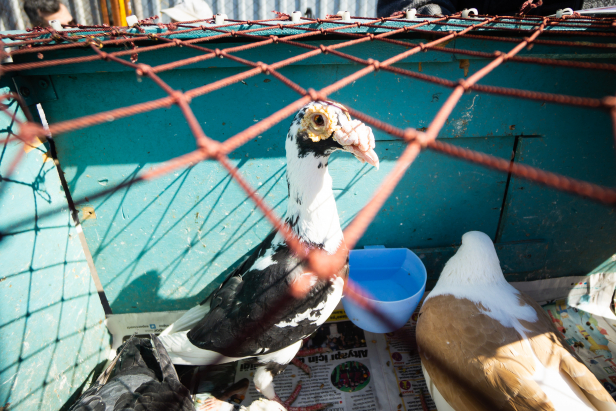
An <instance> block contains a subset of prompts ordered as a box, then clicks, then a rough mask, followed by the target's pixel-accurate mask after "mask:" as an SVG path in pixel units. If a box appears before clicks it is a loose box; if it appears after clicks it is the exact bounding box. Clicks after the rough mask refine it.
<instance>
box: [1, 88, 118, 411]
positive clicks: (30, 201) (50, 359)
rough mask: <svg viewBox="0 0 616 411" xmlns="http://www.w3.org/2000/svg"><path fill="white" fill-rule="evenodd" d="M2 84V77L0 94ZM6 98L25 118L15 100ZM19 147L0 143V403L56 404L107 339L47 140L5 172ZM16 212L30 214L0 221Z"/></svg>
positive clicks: (88, 370)
mask: <svg viewBox="0 0 616 411" xmlns="http://www.w3.org/2000/svg"><path fill="white" fill-rule="evenodd" d="M8 84H9V82H8V81H7V79H6V78H3V79H2V82H1V83H0V94H4V93H5V92H7V90H9V87H7V85H8ZM5 103H7V104H9V106H10V110H11V113H12V115H13V116H14V118H15V119H18V120H24V114H23V112H22V111H21V110H20V109H19V108H18V105H17V104H16V102H15V101H5ZM14 118H10V117H9V116H7V115H6V114H5V113H0V140H4V139H5V138H7V137H8V136H12V134H13V133H15V132H17V131H18V127H17V125H16V123H15V122H14ZM23 151H24V150H23V145H22V144H21V143H17V142H16V141H11V142H9V143H8V144H2V145H1V146H0V176H1V177H2V179H1V180H0V232H1V233H2V236H0V260H1V263H0V347H1V348H0V409H4V408H3V407H5V406H7V405H8V404H10V407H7V408H6V409H10V410H11V411H13V410H15V411H22V410H23V411H26V410H27V411H32V410H49V411H52V410H53V411H56V410H59V409H62V407H63V406H64V405H65V403H67V401H69V399H70V398H71V396H73V395H74V393H75V392H79V390H80V389H81V388H82V387H83V385H84V383H85V382H86V381H87V380H88V379H90V378H91V377H92V376H93V375H94V373H95V371H96V370H97V367H98V368H100V366H102V365H103V364H104V361H105V360H106V358H107V355H108V350H109V344H110V339H109V335H108V332H107V329H106V327H105V325H104V323H103V321H104V319H105V317H104V313H103V309H102V307H101V304H100V300H99V298H98V295H97V292H96V289H95V287H94V284H93V282H92V279H91V277H90V271H89V269H88V265H87V263H86V260H85V257H84V252H83V249H82V247H81V244H80V242H79V239H78V236H77V232H76V230H75V226H74V225H73V223H72V220H71V218H70V215H69V211H68V206H67V201H66V197H65V196H64V190H63V189H62V186H61V184H60V179H59V177H58V172H57V170H56V167H55V165H54V163H53V161H52V160H47V161H45V158H46V152H47V148H46V147H45V146H44V145H43V146H40V147H38V148H37V149H34V150H33V151H30V152H29V153H28V154H26V155H25V156H24V157H23V158H22V160H21V162H20V163H19V165H18V166H17V168H16V169H15V171H14V173H13V174H12V175H11V176H8V175H7V173H8V169H9V166H10V164H11V163H12V162H13V160H14V159H15V157H16V156H17V155H18V154H19V153H20V152H23ZM54 209H59V210H60V211H59V212H56V213H54V214H52V215H51V216H50V217H47V218H44V219H39V218H38V216H39V215H42V214H44V213H46V212H48V211H49V210H54ZM19 219H26V220H27V221H28V222H27V224H24V225H23V226H22V227H20V228H19V229H18V230H14V231H11V232H7V231H6V230H5V229H3V227H6V226H7V225H8V224H10V223H11V222H13V221H15V220H19Z"/></svg>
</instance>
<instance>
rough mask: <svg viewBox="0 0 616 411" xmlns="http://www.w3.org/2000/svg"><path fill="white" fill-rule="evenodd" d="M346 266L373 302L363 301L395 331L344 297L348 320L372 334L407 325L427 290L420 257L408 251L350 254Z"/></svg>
mask: <svg viewBox="0 0 616 411" xmlns="http://www.w3.org/2000/svg"><path fill="white" fill-rule="evenodd" d="M349 265H350V268H349V278H350V279H352V280H353V281H355V282H356V283H357V284H358V285H360V286H361V287H362V288H363V289H364V290H366V291H367V292H368V293H370V294H371V295H372V297H373V299H368V298H366V300H369V301H368V302H372V303H373V305H374V306H375V307H376V308H378V309H379V310H380V312H381V313H383V314H384V315H385V316H386V317H387V318H389V320H390V321H391V323H392V324H391V325H395V327H393V328H392V327H391V326H390V325H388V324H387V323H385V322H383V321H381V320H380V319H379V318H378V317H376V316H374V315H373V314H372V313H370V312H369V311H366V310H365V309H363V308H362V307H361V306H359V305H358V304H356V303H355V302H354V301H353V300H351V299H350V298H348V297H343V298H342V305H343V306H344V310H345V311H346V314H347V316H348V317H349V319H350V320H351V321H352V322H353V323H354V324H355V325H357V326H358V327H359V328H361V329H363V330H366V331H370V332H373V333H388V332H392V331H395V330H397V329H399V328H401V327H402V326H403V325H404V324H406V322H407V321H408V320H409V318H411V315H412V314H413V311H415V308H417V305H418V304H419V301H420V300H421V297H422V296H423V294H424V291H425V290H426V279H427V273H426V267H424V265H423V263H422V262H421V260H420V259H419V257H417V256H416V255H415V253H413V252H412V251H411V250H409V249H407V248H373V249H366V250H352V251H351V253H350V257H349Z"/></svg>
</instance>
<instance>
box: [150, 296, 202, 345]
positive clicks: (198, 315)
mask: <svg viewBox="0 0 616 411" xmlns="http://www.w3.org/2000/svg"><path fill="white" fill-rule="evenodd" d="M209 312H210V299H209V298H208V299H207V300H205V301H204V302H203V303H202V304H200V305H197V306H196V307H193V308H191V309H190V310H188V311H186V312H185V313H184V315H183V316H181V317H180V318H178V319H177V320H176V321H175V322H174V323H173V324H171V325H170V326H169V327H167V328H165V329H164V330H163V332H162V333H160V336H165V335H171V334H174V333H178V332H182V331H188V330H190V329H191V328H193V327H194V326H195V325H197V323H198V322H199V321H201V320H203V317H205V316H206V314H207V313H209Z"/></svg>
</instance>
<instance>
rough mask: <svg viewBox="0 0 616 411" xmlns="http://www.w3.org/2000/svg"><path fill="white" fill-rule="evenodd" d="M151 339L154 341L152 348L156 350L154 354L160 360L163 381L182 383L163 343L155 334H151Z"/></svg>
mask: <svg viewBox="0 0 616 411" xmlns="http://www.w3.org/2000/svg"><path fill="white" fill-rule="evenodd" d="M150 338H151V340H152V346H153V348H154V353H155V354H156V359H157V360H158V364H159V366H160V369H161V372H162V378H163V381H168V380H175V381H180V377H178V373H177V371H176V370H175V367H174V366H173V363H172V362H171V358H169V354H168V353H167V350H166V349H165V346H164V345H163V343H161V342H160V340H159V339H158V337H157V336H156V335H154V334H150Z"/></svg>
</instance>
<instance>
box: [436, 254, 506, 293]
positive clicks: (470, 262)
mask: <svg viewBox="0 0 616 411" xmlns="http://www.w3.org/2000/svg"><path fill="white" fill-rule="evenodd" d="M508 285H509V284H508V283H507V281H506V280H505V277H504V276H503V271H502V270H501V267H500V262H499V261H498V256H497V255H496V252H495V251H494V247H493V246H492V245H490V247H481V246H480V245H477V246H474V247H471V246H467V245H464V244H463V245H462V246H461V247H460V249H459V250H458V252H457V253H456V254H455V255H454V256H453V257H451V259H450V260H449V261H448V262H447V264H446V265H445V267H444V268H443V272H442V273H441V275H440V277H439V279H438V282H437V283H436V286H435V287H434V290H436V291H438V290H441V289H443V290H450V289H458V288H465V287H467V286H468V287H497V288H498V287H506V286H508Z"/></svg>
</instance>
